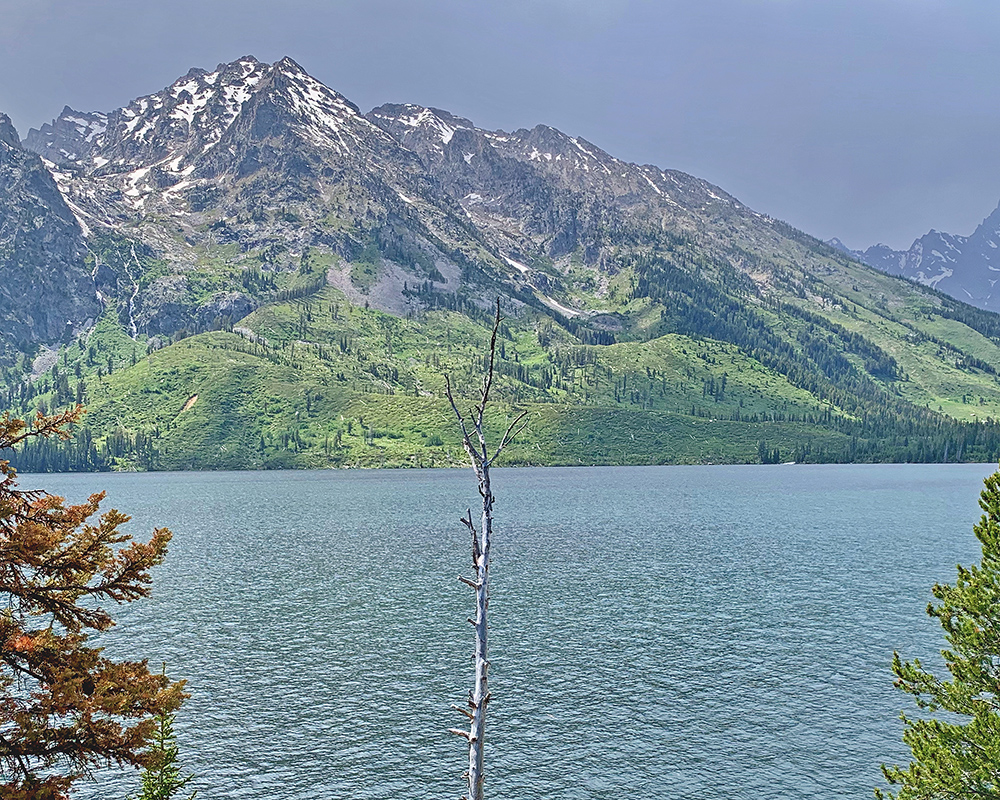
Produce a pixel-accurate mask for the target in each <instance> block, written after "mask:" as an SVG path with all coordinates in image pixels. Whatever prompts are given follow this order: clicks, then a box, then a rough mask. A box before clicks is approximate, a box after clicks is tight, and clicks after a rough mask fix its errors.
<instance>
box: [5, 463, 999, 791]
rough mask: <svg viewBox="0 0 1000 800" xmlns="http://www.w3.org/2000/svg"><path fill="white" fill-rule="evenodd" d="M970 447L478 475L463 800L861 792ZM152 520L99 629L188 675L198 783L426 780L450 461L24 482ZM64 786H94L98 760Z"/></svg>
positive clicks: (443, 785) (465, 567)
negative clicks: (485, 617) (485, 653)
mask: <svg viewBox="0 0 1000 800" xmlns="http://www.w3.org/2000/svg"><path fill="white" fill-rule="evenodd" d="M990 470H991V468H990V467H989V466H986V465H971V466H969V465H962V466H913V465H907V466H816V467H652V468H585V469H521V470H501V471H499V472H498V474H497V476H496V481H495V486H496V492H497V495H498V498H499V499H498V503H497V509H496V510H497V535H496V539H495V555H494V562H493V569H492V579H491V580H492V600H491V605H490V610H491V614H492V628H491V636H492V640H491V642H492V663H493V668H492V671H491V678H492V689H493V695H494V700H493V703H492V704H491V706H490V711H491V717H490V719H489V724H488V748H487V794H488V796H490V797H492V798H505V799H506V800H537V799H538V798H619V797H624V796H630V795H631V794H632V793H636V794H638V793H643V795H644V796H647V797H650V796H651V797H663V798H691V799H692V800H694V799H695V798H698V799H699V800H701V798H706V797H712V798H739V799H740V800H743V799H744V798H745V799H746V800H759V799H760V798H796V800H798V798H802V797H822V798H867V797H870V796H871V792H872V787H873V786H875V785H880V783H881V778H880V773H879V764H880V763H881V762H883V761H889V762H898V761H905V760H908V759H907V755H908V754H907V751H906V750H905V748H904V747H903V745H902V744H901V741H900V732H901V726H900V723H899V722H898V714H899V711H900V710H902V709H906V710H910V705H909V701H908V698H907V697H905V696H904V695H902V694H901V693H898V692H896V691H895V690H894V689H893V688H892V676H891V673H890V671H889V664H890V661H891V658H892V651H893V649H894V648H896V649H899V650H900V651H901V652H902V653H903V654H904V655H905V656H907V657H913V656H919V657H921V658H923V659H925V660H926V661H927V662H928V663H929V664H931V665H934V664H939V663H940V660H939V658H935V657H934V655H935V654H936V653H937V651H939V650H940V648H941V646H942V644H943V641H942V639H941V636H940V633H939V629H938V628H936V627H935V625H934V623H933V621H931V620H929V619H928V618H927V617H926V616H925V614H924V608H925V607H926V605H927V602H928V600H929V599H930V593H929V589H930V586H931V585H932V584H933V583H934V582H936V581H951V580H953V579H954V574H955V571H954V567H955V564H956V563H959V562H961V563H970V562H972V561H974V560H976V559H977V558H978V548H977V543H976V541H975V539H974V537H973V536H972V533H971V527H972V524H973V522H974V521H975V520H977V519H978V517H979V510H978V507H977V505H976V499H977V496H978V493H979V491H980V489H981V482H982V478H983V477H984V476H985V475H987V474H988V473H989V472H990ZM22 485H24V486H26V487H27V486H40V487H44V488H47V489H50V490H52V491H56V492H59V493H61V494H66V495H68V496H69V497H70V499H72V500H79V499H81V498H82V497H83V496H85V495H86V494H87V493H89V492H90V491H93V490H96V489H98V488H107V489H108V491H109V495H110V499H111V501H112V502H113V504H114V505H115V506H117V507H119V508H121V509H122V510H123V511H127V512H129V513H132V514H133V515H134V518H135V524H134V525H133V526H132V529H133V531H134V533H135V534H136V535H137V536H143V537H145V535H147V534H148V531H149V530H151V528H152V527H153V526H154V525H168V526H169V527H171V528H172V529H173V530H174V532H175V539H174V542H173V544H172V546H171V553H170V556H169V557H168V560H167V563H166V564H164V565H163V566H162V567H160V568H158V570H157V572H156V576H155V588H154V596H153V597H152V598H151V599H149V600H146V601H140V602H138V603H135V604H133V605H132V606H130V607H126V608H124V609H121V610H120V612H119V613H118V615H117V618H118V619H119V620H120V624H119V626H118V627H117V628H116V629H115V631H114V632H113V633H112V634H111V635H110V636H108V637H106V638H105V640H104V641H105V643H106V644H107V646H108V649H109V651H111V652H112V653H113V654H115V655H116V656H121V657H125V656H128V657H148V658H149V659H150V662H151V663H152V664H154V665H156V666H158V665H159V663H160V662H161V661H166V662H167V665H168V671H169V672H170V673H171V674H172V675H175V676H178V677H186V678H187V679H188V682H189V683H188V687H189V689H190V691H191V699H190V700H189V701H188V703H187V704H186V705H185V707H184V708H183V710H182V712H181V715H180V717H179V719H178V730H179V737H178V738H179V743H180V746H181V753H182V758H183V761H184V766H185V767H186V768H187V770H189V771H191V772H194V773H195V774H196V775H197V778H196V780H195V782H194V784H193V786H194V787H196V788H197V789H198V790H199V797H200V798H205V799H206V800H207V799H208V798H254V799H255V800H265V798H266V799H268V800H269V799H270V798H277V799H279V800H286V798H287V799H290V798H301V800H307V799H308V800H313V799H314V798H365V799H367V798H393V799H394V800H399V799H400V798H450V797H458V796H459V795H460V794H461V793H462V781H461V777H460V776H461V773H462V772H463V770H464V767H465V764H466V763H467V756H466V753H465V752H464V743H463V742H462V740H461V739H459V738H458V737H455V736H452V735H448V734H447V733H446V732H445V730H446V729H447V728H448V727H451V726H454V725H457V724H459V723H460V722H461V719H460V718H459V717H458V716H457V714H455V712H452V711H450V710H449V704H450V703H460V702H462V701H463V700H464V698H465V696H466V693H467V691H468V689H469V688H471V682H472V665H471V661H470V656H471V652H472V641H471V630H470V626H469V625H468V624H467V623H466V622H465V618H466V617H467V616H468V615H469V614H470V613H471V611H472V602H471V592H470V590H468V589H466V588H465V587H463V586H462V585H461V584H460V583H459V582H458V581H457V580H456V576H457V575H458V574H459V573H460V572H462V573H466V574H468V572H469V567H470V561H471V556H470V552H469V543H468V535H467V533H466V532H465V530H464V528H462V527H461V526H460V525H459V524H458V517H459V516H460V514H461V513H462V512H464V510H465V508H466V507H467V506H470V505H471V506H473V508H475V501H476V499H477V494H476V490H475V484H474V481H473V478H472V475H471V473H469V472H466V471H384V472H276V473H275V472H269V473H209V474H206V473H178V474H141V475H78V476H64V475H63V476H26V477H25V479H24V480H23V483H22ZM98 778H99V782H98V783H95V784H89V785H88V784H82V785H81V787H80V790H79V791H78V795H77V796H78V797H79V798H81V800H97V799H98V798H100V800H104V799H105V798H111V797H118V798H121V797H123V796H124V795H125V794H126V793H127V792H129V791H132V790H134V788H135V786H136V781H135V777H134V775H132V774H131V773H126V774H116V773H110V774H108V773H102V774H101V775H99V776H98Z"/></svg>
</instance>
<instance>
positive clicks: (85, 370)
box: [22, 240, 1000, 469]
mask: <svg viewBox="0 0 1000 800" xmlns="http://www.w3.org/2000/svg"><path fill="white" fill-rule="evenodd" d="M782 247H784V248H785V249H784V250H781V251H780V252H779V251H776V252H775V253H774V258H773V263H772V264H771V265H770V268H771V269H773V270H774V275H775V276H778V277H776V278H774V280H773V286H772V289H773V299H774V301H775V302H774V303H773V304H771V305H768V304H767V303H763V304H762V303H761V302H760V301H759V300H754V299H753V298H752V297H751V298H749V299H748V300H746V302H748V303H751V305H752V306H753V309H754V312H753V313H755V314H757V315H758V316H759V317H760V318H761V319H763V320H765V321H766V324H767V326H768V327H769V329H770V330H771V331H773V332H774V333H776V334H777V335H779V336H780V337H781V338H782V339H784V340H785V341H788V342H791V343H792V344H793V346H794V347H796V348H798V349H799V350H800V351H801V347H800V346H799V345H798V344H796V342H798V341H800V338H801V335H802V334H803V332H804V330H805V329H806V328H809V327H812V326H811V325H810V324H809V323H808V322H807V321H804V319H803V318H802V317H796V316H795V315H788V314H786V313H783V312H782V311H781V310H780V309H781V305H782V304H784V306H785V307H795V308H800V309H803V310H804V311H806V312H808V313H809V314H813V315H818V316H819V317H822V318H823V319H826V320H829V321H830V322H831V323H834V324H836V325H837V326H840V327H842V328H843V329H846V330H847V331H850V332H854V333H858V334H861V335H863V336H864V337H865V338H866V339H867V340H869V341H870V342H872V343H874V344H875V345H877V346H878V347H880V348H881V349H882V350H883V351H884V352H885V353H887V354H888V355H889V356H891V357H893V358H894V359H895V360H896V362H897V363H898V365H899V369H900V372H901V373H902V375H901V376H900V378H899V379H897V380H892V381H888V382H887V381H886V380H884V379H876V383H877V384H878V385H880V386H881V387H882V388H883V389H884V391H885V392H886V395H887V396H893V397H899V398H902V399H904V400H906V401H908V402H909V403H912V404H915V405H918V406H921V407H927V408H930V409H932V410H935V411H936V410H938V409H940V410H941V411H943V412H944V413H945V414H947V415H949V416H951V417H953V418H955V419H959V420H970V421H976V420H982V419H984V418H986V417H1000V382H998V379H997V376H996V375H995V374H991V373H990V371H988V369H981V368H977V367H975V366H969V365H968V364H967V363H966V364H963V363H962V362H963V359H967V357H972V358H973V359H975V360H977V363H979V362H981V363H982V364H985V365H987V366H988V367H990V368H997V369H1000V347H998V346H997V344H996V343H995V342H994V341H993V340H991V339H989V338H987V337H986V336H984V335H983V334H982V333H980V332H978V331H976V330H974V329H973V328H971V327H969V326H967V325H965V324H963V323H962V322H958V321H956V320H955V319H948V318H946V317H945V316H943V314H942V313H938V312H939V311H941V308H940V307H939V305H940V304H938V305H935V302H934V299H933V297H931V298H930V299H928V296H927V295H926V293H924V294H921V293H920V292H918V291H916V290H915V289H914V287H912V286H911V285H909V284H906V283H904V282H902V281H900V280H898V279H895V278H891V277H889V276H885V275H881V274H879V273H876V272H874V271H872V270H868V269H866V268H864V267H862V266H860V265H857V264H854V263H851V262H849V261H847V260H844V259H836V258H830V257H829V256H828V255H827V254H822V253H821V254H819V255H817V254H816V253H814V252H811V251H810V250H809V249H808V248H802V247H797V246H790V245H788V243H787V242H786V241H784V240H783V241H782ZM222 255H225V254H221V255H220V254H218V253H216V254H215V256H218V257H219V258H222ZM326 255H327V254H325V253H322V252H321V251H316V252H314V253H312V254H310V257H309V258H310V263H306V264H304V266H303V268H301V269H300V270H299V271H298V272H297V273H294V274H289V273H285V274H282V275H280V276H279V278H280V283H279V286H278V287H277V288H278V289H281V290H285V291H287V290H294V289H296V288H297V287H299V285H300V284H301V286H302V287H303V290H310V289H311V287H314V286H315V285H316V278H317V277H318V275H321V274H322V270H324V269H325V268H326V267H329V266H330V265H331V263H332V262H330V259H328V258H326ZM223 261H225V262H226V263H229V262H228V261H226V259H223ZM223 261H220V263H223ZM312 261H315V262H316V263H311V262H312ZM206 263H207V262H206ZM241 263H242V262H241ZM210 266H211V265H208V266H206V269H208V272H209V273H211V272H212V270H211V269H209V267H210ZM792 267H794V270H793V269H792ZM240 269H242V267H240ZM783 271H784V272H783ZM706 272H708V273H710V272H711V270H710V269H707V270H706ZM314 273H315V274H314ZM567 274H568V275H569V276H576V278H578V279H579V280H581V281H583V282H586V281H587V280H589V277H590V276H589V275H588V270H587V269H586V268H583V267H581V266H580V265H579V264H577V263H573V264H571V265H570V266H569V268H568V273H567ZM800 274H801V275H806V276H808V278H809V281H810V283H809V291H807V292H804V291H802V290H801V284H799V283H798V282H797V279H796V280H795V281H792V280H791V279H787V275H800ZM234 276H237V273H234V274H233V275H231V276H229V278H228V279H227V280H229V282H230V283H233V282H235V281H236V280H237V277H238V276H237V277H234ZM782 276H785V277H782ZM206 280H207V279H206ZM636 280H637V272H635V271H633V270H630V269H624V270H621V271H620V272H618V274H616V275H615V276H614V277H613V278H612V279H611V280H610V281H609V283H608V286H607V291H606V293H605V294H604V295H603V297H602V298H601V299H600V300H595V296H594V295H593V293H591V294H589V295H585V294H580V293H579V292H573V291H572V290H569V291H567V292H566V293H565V295H564V296H563V299H564V300H566V301H567V302H576V303H578V304H580V305H582V304H583V303H582V302H581V301H583V300H586V301H587V303H589V304H590V306H592V307H594V308H595V309H600V310H607V311H611V312H613V313H615V314H617V315H618V316H619V318H621V319H623V320H624V321H625V325H626V328H625V331H624V334H623V336H622V338H624V339H625V340H624V341H620V342H619V343H616V344H611V345H603V346H593V345H591V346H588V345H583V344H581V342H580V340H579V339H577V338H576V337H575V336H574V335H573V334H571V333H570V332H569V331H568V330H567V329H565V328H563V327H561V326H560V325H559V324H558V323H557V322H555V321H554V320H553V319H552V318H551V317H550V316H548V315H546V314H544V313H542V312H541V311H535V310H532V309H526V310H525V311H524V313H522V314H520V315H519V316H517V317H512V318H510V319H508V320H507V321H506V323H505V325H504V328H503V331H502V333H503V335H502V337H501V342H500V352H501V359H500V363H499V371H500V378H499V391H498V395H497V397H498V401H499V407H498V412H499V413H500V415H501V416H502V415H503V414H505V413H510V409H511V408H512V407H513V406H514V405H517V406H518V407H526V408H528V409H529V410H530V412H531V414H530V425H529V428H528V429H527V431H526V432H525V434H524V435H523V437H522V439H521V440H520V441H519V442H518V444H517V445H516V446H514V447H512V448H511V449H510V451H509V461H510V462H512V463H531V464H587V463H590V464H593V463H610V464H615V463H705V462H754V461H757V460H758V459H759V457H760V450H761V447H762V446H764V447H765V448H766V449H767V450H769V451H772V452H771V453H770V455H771V456H772V457H773V455H774V454H773V449H774V448H777V449H778V450H779V454H780V457H781V458H783V459H788V458H797V459H803V458H805V459H810V460H830V459H846V458H854V457H862V458H873V457H874V458H887V459H892V458H913V457H921V458H926V457H933V456H932V454H931V455H928V453H927V452H924V453H921V454H917V455H915V454H914V451H913V444H914V443H913V442H911V441H910V440H909V438H908V437H907V436H905V435H903V436H894V438H893V441H892V442H891V443H890V444H889V445H886V446H884V447H882V449H881V450H880V451H879V452H878V453H874V454H873V451H869V452H868V453H867V455H866V454H865V453H864V452H861V453H860V454H859V453H858V452H857V451H856V449H855V448H856V447H857V444H858V443H857V441H856V438H857V434H856V433H854V434H852V433H851V432H849V431H846V429H845V428H844V426H841V425H838V424H836V420H837V419H844V415H843V414H841V413H840V410H839V409H838V408H835V407H833V406H831V404H830V403H828V402H826V401H824V400H822V399H821V398H820V396H818V395H816V394H813V393H812V392H811V391H810V390H808V389H807V388H804V386H803V384H802V383H801V382H800V383H799V385H793V383H792V382H790V380H789V379H788V378H786V377H785V376H784V375H782V374H779V373H778V372H777V371H775V369H773V368H768V367H766V366H764V364H762V363H761V362H760V361H758V360H756V359H754V358H753V357H751V356H750V355H748V354H747V352H746V350H745V348H742V349H741V348H740V347H738V346H736V345H735V344H732V343H727V342H722V341H716V340H713V339H711V338H704V337H702V336H693V337H692V336H686V335H681V334H679V333H664V331H663V329H662V328H663V324H662V320H663V318H664V311H665V309H668V307H669V304H662V303H658V302H656V301H653V300H651V299H649V298H647V297H635V296H633V295H630V294H629V292H630V291H631V288H632V287H633V286H634V285H635V282H636ZM720 280H721V279H720ZM783 281H784V282H783ZM209 284H210V285H209V287H208V288H210V289H215V288H217V286H221V285H223V284H216V283H214V282H212V281H209ZM567 284H569V285H572V281H569V280H568V279H567ZM730 294H732V293H730ZM272 299H273V296H272ZM754 304H755V305H754ZM473 316H476V317H477V318H476V319H471V318H470V317H469V316H466V315H465V314H461V313H456V312H450V311H428V312H424V313H421V314H420V315H419V317H418V318H415V319H406V318H398V317H394V316H391V315H388V314H384V313H382V312H379V311H376V310H374V309H367V308H363V307H359V306H353V305H351V304H350V303H349V302H348V301H347V299H346V298H345V297H344V296H343V295H342V294H341V293H340V292H339V291H337V290H336V289H335V288H333V287H331V286H324V287H323V288H321V289H320V290H319V291H316V292H314V293H313V294H310V295H308V296H307V297H304V298H302V299H297V300H290V301H284V302H272V303H271V304H269V305H265V306H264V307H263V308H261V309H259V310H258V311H256V312H254V313H253V314H251V315H250V316H249V317H247V318H246V319H244V320H242V321H240V323H239V325H238V327H237V332H236V333H233V332H224V331H216V332H209V333H203V334H199V335H197V336H193V337H189V338H186V339H183V340H181V341H179V342H176V343H174V344H172V345H169V346H167V347H165V348H164V349H162V350H157V351H154V352H152V353H150V354H149V355H146V344H147V343H146V341H145V340H142V339H140V341H137V342H133V341H132V340H131V339H129V338H128V336H127V335H125V333H124V331H123V330H122V327H121V325H120V324H119V322H118V318H117V313H116V310H115V308H114V307H113V306H112V307H110V308H109V309H108V310H107V312H106V313H105V315H104V316H103V317H102V318H101V319H100V320H99V321H98V324H97V326H96V327H95V329H94V330H93V331H92V332H91V333H90V335H89V338H88V339H87V341H86V344H85V346H82V347H81V346H79V345H78V344H73V345H70V346H68V347H67V348H65V349H64V351H63V352H62V353H61V355H60V361H59V370H60V371H61V373H63V374H67V373H68V374H71V375H73V376H74V377H73V378H72V379H71V380H70V387H71V388H72V386H73V385H75V382H76V377H75V373H76V371H77V370H78V371H79V373H80V375H81V376H82V378H83V380H84V381H85V382H86V387H87V389H86V393H85V402H86V404H87V405H88V406H89V407H90V409H91V413H90V415H89V417H88V426H89V427H90V428H92V429H93V431H94V432H95V433H96V435H97V438H98V441H100V440H102V439H107V437H109V436H110V435H111V434H112V433H113V432H115V431H122V432H125V433H127V434H129V435H134V434H136V433H143V434H148V435H149V436H151V437H152V438H153V441H154V447H155V449H156V451H157V455H156V458H155V459H154V460H153V461H152V462H151V463H149V462H147V463H146V464H145V465H147V466H154V467H157V468H167V469H179V468H247V467H251V468H256V467H286V466H287V467H322V466H383V465H391V466H439V465H448V464H453V463H459V462H461V461H463V460H464V459H463V457H462V454H461V453H460V451H459V447H458V439H457V437H456V435H455V429H454V425H453V421H452V419H451V414H450V412H449V410H448V409H447V407H446V405H445V403H444V401H443V399H442V393H443V380H444V379H443V376H444V375H445V374H448V375H450V376H451V377H452V379H453V380H454V381H455V382H456V385H457V387H458V390H459V392H460V393H463V394H465V395H466V396H471V393H472V392H473V391H474V386H475V384H476V382H477V381H478V376H479V374H480V373H481V354H482V353H483V351H484V348H485V345H486V342H487V334H488V331H487V327H486V325H487V321H488V320H487V317H488V315H486V314H480V315H478V316H477V315H473ZM629 339H631V340H629ZM847 359H848V361H850V363H851V364H852V365H853V367H854V368H856V369H857V370H858V372H859V373H860V374H864V365H863V360H862V359H861V358H860V357H858V356H856V355H853V354H848V355H847ZM109 365H110V366H111V368H112V371H111V374H107V372H108V366H109ZM51 377H52V376H47V377H45V378H43V379H42V381H41V382H39V383H38V384H37V387H38V388H39V389H41V390H42V392H43V395H42V397H43V399H44V401H45V402H46V403H47V405H48V406H49V407H53V406H54V405H57V404H64V403H66V402H68V401H69V400H70V399H72V398H71V397H69V396H67V395H65V394H62V395H60V394H58V393H55V392H53V391H51V385H52V384H53V383H54V382H55V381H53V380H52V379H51ZM37 402H38V398H37V397H35V398H32V399H31V400H30V401H29V402H28V403H27V404H26V405H25V406H22V408H28V407H33V406H34V405H35V404H37ZM941 444H942V443H941V442H938V443H936V444H934V447H935V448H937V447H939V446H941ZM880 446H881V445H880ZM945 446H947V445H945ZM963 446H965V445H963ZM952 452H953V453H954V452H955V448H954V447H953V448H952ZM966 452H967V454H973V455H974V454H975V452H978V451H973V450H971V449H968V450H967V451H966ZM113 463H115V464H116V465H117V466H119V467H124V468H128V467H131V466H136V464H137V463H138V462H137V460H136V459H135V458H132V457H130V456H129V455H128V454H123V455H122V456H121V457H120V458H117V459H113Z"/></svg>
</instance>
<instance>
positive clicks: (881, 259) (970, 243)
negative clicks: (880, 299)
mask: <svg viewBox="0 0 1000 800" xmlns="http://www.w3.org/2000/svg"><path fill="white" fill-rule="evenodd" d="M829 244H830V245H832V246H833V247H836V248H837V249H839V250H842V251H843V252H845V253H848V254H850V255H852V256H854V257H855V258H857V259H859V260H860V261H863V262H864V263H865V264H868V265H870V266H872V267H875V268H876V269H880V270H882V271H883V272H888V273H889V274H890V275H901V276H903V277H905V278H909V279H911V280H914V281H916V282H918V283H921V284H923V285H924V286H930V287H933V288H936V289H940V290H941V291H942V292H946V293H947V294H950V295H951V296H952V297H956V298H958V299H959V300H962V301H964V302H966V303H970V304H972V305H974V306H978V307H979V308H985V309H989V310H991V311H997V310H1000V291H998V290H997V289H996V288H995V287H996V283H997V280H998V279H1000V206H998V207H997V208H996V209H995V210H994V211H993V213H992V214H990V215H989V216H988V217H986V219H984V220H983V221H982V223H981V224H980V225H979V226H978V227H977V228H976V230H975V231H974V232H973V233H972V235H971V236H958V235H956V234H952V233H942V232H941V231H936V230H931V231H928V232H927V233H925V234H924V235H923V236H921V237H920V238H918V239H916V240H915V241H914V242H913V244H912V245H910V248H909V249H908V250H893V249H892V248H891V247H889V246H888V245H884V244H876V245H872V246H871V247H869V248H867V249H865V250H851V249H850V248H848V247H847V246H846V245H845V244H844V243H843V242H841V241H840V240H839V239H833V240H831V241H830V242H829Z"/></svg>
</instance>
